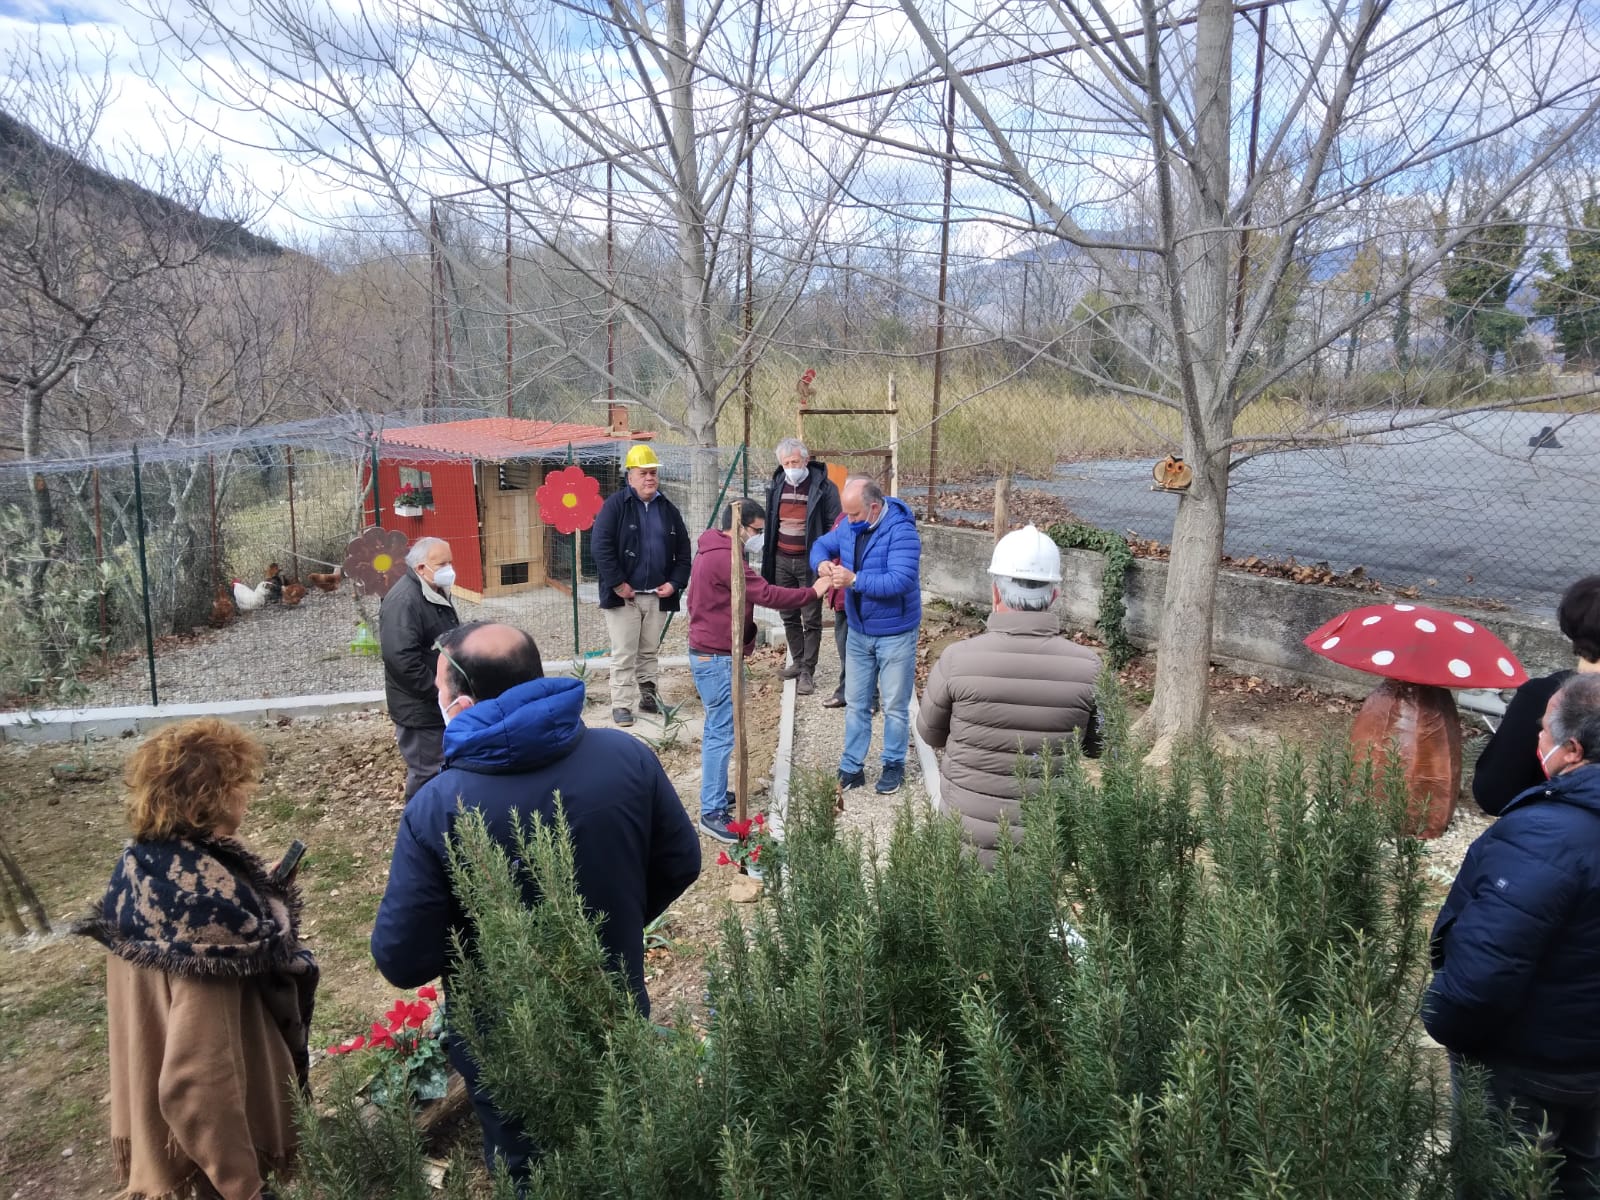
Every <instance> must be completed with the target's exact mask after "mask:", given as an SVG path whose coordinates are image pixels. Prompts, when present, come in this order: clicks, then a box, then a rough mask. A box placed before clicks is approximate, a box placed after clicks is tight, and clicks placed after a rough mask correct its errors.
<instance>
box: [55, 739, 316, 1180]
mask: <svg viewBox="0 0 1600 1200" xmlns="http://www.w3.org/2000/svg"><path fill="white" fill-rule="evenodd" d="M263 760H264V755H263V752H262V749H261V747H260V745H259V744H257V743H256V742H255V740H254V739H252V738H251V737H250V736H249V735H248V734H247V733H245V731H244V730H242V729H240V728H239V727H238V726H237V725H232V724H230V723H228V722H226V721H219V720H216V719H214V718H204V719H201V720H196V721H188V722H185V723H183V724H179V725H171V726H168V727H167V728H165V729H162V730H160V731H159V732H157V733H156V734H154V735H153V736H151V737H150V738H149V739H148V740H147V741H146V742H145V743H144V744H143V745H142V746H140V747H139V748H138V750H136V751H135V752H134V754H133V757H132V759H131V760H130V761H129V763H128V769H127V779H126V782H127V787H128V796H127V815H128V825H129V828H130V830H131V831H132V833H133V840H132V841H130V842H129V843H128V844H127V846H125V847H124V848H123V851H122V856H121V858H120V859H119V860H118V861H117V865H116V868H115V869H114V870H113V872H112V875H111V884H110V887H109V888H108V889H107V890H106V895H105V899H104V900H102V901H101V903H100V905H99V907H98V908H97V909H96V910H95V911H94V912H92V913H91V914H90V915H89V916H88V917H87V918H85V919H84V920H83V921H81V922H79V924H78V926H77V928H76V932H78V933H81V934H84V935H85V936H88V937H92V938H93V939H94V940H96V941H97V942H100V943H101V944H102V945H103V946H105V947H106V949H107V950H109V951H110V952H111V957H110V959H109V960H108V963H107V966H106V1010H107V1016H108V1032H109V1043H110V1047H109V1048H110V1056H111V1141H112V1148H113V1152H114V1154H115V1157H116V1162H117V1169H118V1173H119V1175H120V1176H121V1179H122V1183H123V1186H124V1188H125V1189H126V1190H125V1191H124V1193H123V1195H124V1197H126V1200H178V1198H179V1197H187V1196H197V1197H202V1198H206V1200H213V1198H216V1197H221V1198H222V1200H257V1198H258V1197H266V1196H270V1193H269V1192H267V1191H266V1190H265V1189H266V1183H267V1178H268V1174H269V1172H271V1171H273V1170H279V1169H282V1168H284V1167H286V1166H288V1164H289V1162H290V1160H291V1159H292V1158H293V1156H294V1151H295V1129H294V1097H295V1093H296V1091H297V1090H301V1091H303V1090H304V1089H305V1087H306V1072H307V1065H308V1058H307V1051H306V1042H307V1032H308V1030H309V1027H310V1023H311V1004H312V995H313V993H314V991H315V989H316V983H317V966H316V962H315V960H314V959H313V958H312V957H311V952H310V951H309V950H307V949H306V948H305V947H303V946H302V945H301V944H300V939H299V934H298V924H299V907H300V900H299V894H298V892H297V891H296V889H295V887H294V885H293V884H292V883H290V882H282V881H278V880H275V879H274V878H273V877H272V874H271V871H270V869H269V868H268V866H267V865H266V864H265V863H263V862H262V861H261V859H259V858H257V857H256V855H255V854H253V853H252V852H251V851H250V850H248V849H247V848H246V847H245V846H244V845H243V844H242V843H240V842H238V841H236V840H235V839H234V833H235V832H236V831H237V830H238V827H239V824H240V822H241V821H242V820H243V817H244V813H245V808H246V806H247V804H248V802H249V797H250V794H251V792H252V791H253V790H254V788H255V785H256V782H257V780H258V779H259V777H260V774H261V767H262V763H263Z"/></svg>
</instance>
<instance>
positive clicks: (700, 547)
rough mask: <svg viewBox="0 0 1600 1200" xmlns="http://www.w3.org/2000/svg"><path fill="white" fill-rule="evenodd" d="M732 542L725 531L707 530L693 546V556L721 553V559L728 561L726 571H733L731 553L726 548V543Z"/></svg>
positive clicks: (730, 572)
mask: <svg viewBox="0 0 1600 1200" xmlns="http://www.w3.org/2000/svg"><path fill="white" fill-rule="evenodd" d="M732 540H733V538H732V536H731V535H730V534H729V533H728V531H727V530H726V529H708V530H706V531H705V532H704V533H702V534H701V535H700V540H699V541H697V542H695V544H694V552H695V554H697V555H699V554H706V553H708V552H709V553H715V552H716V551H718V550H721V551H722V557H724V558H726V559H727V560H728V571H729V574H732V571H733V551H732V550H730V549H729V548H728V543H729V542H731V541H732Z"/></svg>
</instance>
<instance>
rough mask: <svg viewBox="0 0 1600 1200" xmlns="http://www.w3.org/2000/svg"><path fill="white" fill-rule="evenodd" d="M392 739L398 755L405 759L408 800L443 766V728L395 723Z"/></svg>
mask: <svg viewBox="0 0 1600 1200" xmlns="http://www.w3.org/2000/svg"><path fill="white" fill-rule="evenodd" d="M394 741H395V745H397V746H399V747H400V757H401V758H403V759H405V760H406V799H407V800H409V799H411V797H413V796H415V795H416V794H417V792H418V790H419V789H420V788H421V787H422V785H423V784H425V783H427V782H428V780H430V779H432V778H433V777H434V776H435V775H437V774H438V773H439V772H440V770H442V769H443V767H444V729H443V728H442V727H441V728H439V729H412V728H411V727H410V726H408V725H396V726H395V727H394Z"/></svg>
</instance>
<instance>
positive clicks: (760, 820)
mask: <svg viewBox="0 0 1600 1200" xmlns="http://www.w3.org/2000/svg"><path fill="white" fill-rule="evenodd" d="M766 823H767V814H766V813H757V814H756V815H755V816H753V817H751V818H750V824H752V825H754V826H755V827H756V828H757V829H760V828H761V827H762V826H763V825H765V824H766Z"/></svg>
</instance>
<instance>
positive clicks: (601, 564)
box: [589, 486, 694, 612]
mask: <svg viewBox="0 0 1600 1200" xmlns="http://www.w3.org/2000/svg"><path fill="white" fill-rule="evenodd" d="M650 503H651V504H659V505H661V506H662V508H661V512H662V515H663V516H665V517H666V521H667V529H668V531H669V532H668V535H667V539H668V543H669V544H668V546H667V581H668V582H670V583H671V584H672V595H671V596H669V597H667V598H666V599H665V600H663V601H662V602H661V610H662V611H663V612H677V611H678V604H679V602H680V601H681V600H682V599H683V589H684V588H686V587H688V586H689V562H690V560H691V559H692V558H693V557H694V547H693V546H692V545H691V544H690V542H689V529H688V526H686V525H685V524H684V523H683V516H682V514H680V513H679V512H678V509H677V507H676V506H675V505H674V504H673V503H672V501H671V500H668V499H667V498H666V497H665V496H663V495H662V494H661V493H660V492H657V493H656V498H655V499H654V500H652V501H650ZM643 520H644V502H643V501H641V500H640V499H639V497H638V496H637V495H635V494H634V490H633V489H632V488H631V487H627V486H624V487H623V488H622V489H621V490H620V491H616V492H613V493H612V494H611V495H610V496H609V497H608V498H607V499H606V502H605V504H603V505H602V506H601V508H600V515H599V516H598V517H596V518H595V519H594V530H593V531H592V532H591V533H590V535H589V536H590V538H591V539H592V541H591V542H590V545H591V546H592V547H593V549H594V567H595V571H596V572H597V573H598V574H599V576H600V607H601V608H621V607H622V604H623V600H622V597H621V596H619V595H617V588H618V587H619V586H620V585H622V584H624V583H626V582H627V580H628V572H629V569H630V566H631V564H632V562H633V560H634V559H636V558H637V557H638V556H639V525H640V522H642V521H643Z"/></svg>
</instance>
